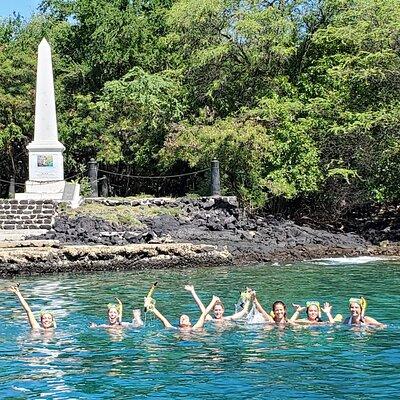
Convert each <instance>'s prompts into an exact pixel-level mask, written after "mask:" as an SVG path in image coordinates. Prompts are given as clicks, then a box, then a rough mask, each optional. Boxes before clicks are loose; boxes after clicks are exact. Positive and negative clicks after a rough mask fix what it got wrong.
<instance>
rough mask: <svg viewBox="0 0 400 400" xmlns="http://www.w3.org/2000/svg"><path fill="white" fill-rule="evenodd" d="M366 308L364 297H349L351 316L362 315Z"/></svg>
mask: <svg viewBox="0 0 400 400" xmlns="http://www.w3.org/2000/svg"><path fill="white" fill-rule="evenodd" d="M366 308H367V301H366V300H365V299H364V297H360V298H356V297H352V298H351V299H349V310H350V314H351V316H352V317H353V318H357V317H361V318H362V317H363V316H364V314H365V310H366Z"/></svg>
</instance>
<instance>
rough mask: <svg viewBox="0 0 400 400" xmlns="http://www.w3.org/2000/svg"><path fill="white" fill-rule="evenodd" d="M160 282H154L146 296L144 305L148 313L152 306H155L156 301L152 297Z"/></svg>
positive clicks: (144, 309)
mask: <svg viewBox="0 0 400 400" xmlns="http://www.w3.org/2000/svg"><path fill="white" fill-rule="evenodd" d="M157 284H158V282H154V283H153V284H152V285H151V287H150V290H149V291H148V293H147V296H146V297H145V298H144V307H143V311H144V312H145V313H146V312H147V311H151V309H152V308H154V305H155V304H156V301H155V300H154V299H153V298H152V297H151V296H152V295H153V293H154V290H155V289H156V286H157Z"/></svg>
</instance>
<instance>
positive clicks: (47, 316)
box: [40, 311, 56, 329]
mask: <svg viewBox="0 0 400 400" xmlns="http://www.w3.org/2000/svg"><path fill="white" fill-rule="evenodd" d="M40 323H41V325H42V327H43V328H44V329H50V328H55V327H56V321H55V320H54V316H53V314H52V313H51V312H49V311H41V312H40Z"/></svg>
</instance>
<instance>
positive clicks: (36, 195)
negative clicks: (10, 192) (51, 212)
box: [15, 181, 81, 208]
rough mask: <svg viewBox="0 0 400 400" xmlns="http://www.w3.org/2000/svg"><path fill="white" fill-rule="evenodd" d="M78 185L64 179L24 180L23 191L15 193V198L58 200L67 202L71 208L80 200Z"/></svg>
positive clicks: (77, 204)
mask: <svg viewBox="0 0 400 400" xmlns="http://www.w3.org/2000/svg"><path fill="white" fill-rule="evenodd" d="M79 194H80V185H79V184H78V183H68V182H66V181H52V182H40V181H26V182H25V193H16V194H15V199H16V200H56V201H57V200H58V201H65V202H66V203H69V204H70V205H71V207H72V208H76V207H78V206H79V204H80V202H81V197H80V195H79Z"/></svg>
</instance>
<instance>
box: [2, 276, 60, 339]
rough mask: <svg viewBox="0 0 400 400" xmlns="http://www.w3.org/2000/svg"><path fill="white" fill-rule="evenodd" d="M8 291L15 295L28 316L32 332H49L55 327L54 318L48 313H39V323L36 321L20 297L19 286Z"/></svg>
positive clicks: (27, 305) (22, 297)
mask: <svg viewBox="0 0 400 400" xmlns="http://www.w3.org/2000/svg"><path fill="white" fill-rule="evenodd" d="M8 290H9V291H10V292H12V293H15V294H16V295H17V297H18V300H19V301H20V303H21V305H22V307H23V308H24V310H25V312H26V315H27V316H28V322H29V325H30V326H31V328H32V329H33V330H46V331H50V330H53V329H54V328H55V327H56V322H55V320H54V316H53V314H52V313H51V312H49V311H41V312H40V323H39V322H38V321H37V320H36V318H35V316H34V315H33V312H32V310H31V308H30V307H29V304H28V303H27V302H26V300H25V299H24V296H22V293H21V292H20V291H19V284H18V285H14V286H11V287H9V288H8Z"/></svg>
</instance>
